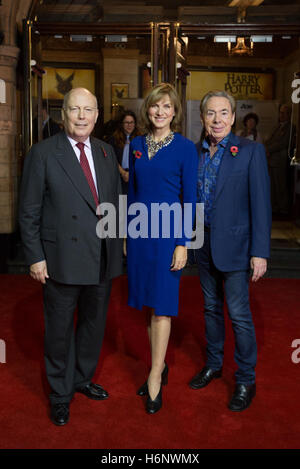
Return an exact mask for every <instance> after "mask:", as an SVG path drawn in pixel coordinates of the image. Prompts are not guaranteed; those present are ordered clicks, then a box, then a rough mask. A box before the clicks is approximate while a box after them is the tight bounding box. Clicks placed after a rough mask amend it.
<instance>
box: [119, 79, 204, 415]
mask: <svg viewBox="0 0 300 469" xmlns="http://www.w3.org/2000/svg"><path fill="white" fill-rule="evenodd" d="M181 118H182V111H181V103H180V99H179V97H178V95H177V92H176V90H175V89H174V88H173V87H172V86H171V85H170V84H169V83H161V84H159V85H157V86H155V87H154V88H153V89H152V90H151V91H150V93H149V95H148V96H147V98H146V99H145V100H144V103H143V105H142V108H141V125H142V127H143V128H144V129H145V131H146V134H145V135H143V136H138V137H136V138H135V139H133V140H132V142H131V144H130V153H129V190H128V207H129V209H130V208H131V207H132V204H134V203H135V204H136V203H140V204H141V205H142V207H145V208H146V209H147V210H146V213H145V211H143V212H142V220H141V225H143V226H145V224H146V225H147V227H148V229H147V233H144V235H145V236H144V235H143V236H138V237H136V236H135V230H133V233H131V230H130V221H131V220H130V216H129V215H128V220H129V225H128V235H127V236H128V237H127V272H128V290H129V291H128V294H129V298H128V304H129V305H130V306H132V307H134V308H137V309H142V308H143V306H147V307H148V308H149V317H148V320H149V321H148V334H149V339H150V346H151V371H150V374H149V376H148V380H147V381H146V382H145V383H144V384H143V385H142V386H141V387H140V388H139V390H138V391H137V394H138V395H140V396H144V395H146V396H147V402H146V410H147V412H148V413H149V414H154V413H156V412H158V411H159V410H160V408H161V406H162V385H163V384H166V383H167V378H168V365H167V363H166V362H165V356H166V352H167V347H168V342H169V337H170V331H171V318H172V317H174V316H177V315H178V299H179V281H180V276H181V271H182V269H183V267H184V266H185V263H186V260H187V244H188V243H189V241H190V238H189V235H191V231H192V228H193V219H192V214H190V219H189V217H188V215H186V213H185V208H186V207H184V208H181V195H182V203H187V205H190V204H191V205H192V207H193V208H195V205H196V204H195V203H196V189H197V162H198V157H197V152H196V147H195V145H194V143H193V142H191V141H190V140H187V139H186V138H185V137H183V136H182V135H180V134H179V133H178V130H179V128H180V123H181ZM155 205H156V206H157V205H160V206H164V208H165V210H166V211H167V213H169V211H168V210H170V208H171V206H172V207H174V205H177V206H179V208H180V209H181V210H180V214H179V216H178V218H177V217H175V216H174V217H172V216H171V214H170V213H169V217H170V219H169V225H170V226H169V232H168V233H167V234H166V233H165V232H164V227H165V224H164V218H165V217H164V214H161V213H160V216H159V215H157V217H155V216H154V217H153V218H152V216H151V214H152V209H153V207H154V206H155ZM161 209H163V208H161ZM170 211H171V213H172V209H171V210H170ZM183 217H185V218H184V220H185V221H186V224H185V225H184V224H183ZM188 220H189V221H188ZM183 226H185V227H186V228H188V227H189V228H190V231H189V230H184V233H183ZM153 231H154V232H155V233H154V234H153V236H151V235H152V233H153ZM187 231H188V233H187Z"/></svg>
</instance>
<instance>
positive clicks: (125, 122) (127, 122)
mask: <svg viewBox="0 0 300 469" xmlns="http://www.w3.org/2000/svg"><path fill="white" fill-rule="evenodd" d="M123 124H124V125H134V124H135V122H134V121H123Z"/></svg>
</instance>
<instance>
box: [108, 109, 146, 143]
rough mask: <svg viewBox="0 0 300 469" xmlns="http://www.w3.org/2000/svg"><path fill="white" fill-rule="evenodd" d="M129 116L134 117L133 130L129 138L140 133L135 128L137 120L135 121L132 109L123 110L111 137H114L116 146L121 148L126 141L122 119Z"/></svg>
mask: <svg viewBox="0 0 300 469" xmlns="http://www.w3.org/2000/svg"><path fill="white" fill-rule="evenodd" d="M127 116H130V117H132V118H133V119H134V130H133V131H132V133H131V134H130V140H132V139H133V138H134V137H136V136H137V135H140V132H139V130H138V128H137V121H136V115H135V113H134V112H133V111H130V110H125V111H124V112H123V113H122V114H121V117H120V120H119V122H118V127H117V130H115V132H114V134H113V137H114V139H115V143H116V145H117V146H118V147H120V148H123V147H124V145H125V142H126V134H125V132H124V129H123V121H124V119H125V117H127Z"/></svg>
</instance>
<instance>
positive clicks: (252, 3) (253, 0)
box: [228, 0, 264, 8]
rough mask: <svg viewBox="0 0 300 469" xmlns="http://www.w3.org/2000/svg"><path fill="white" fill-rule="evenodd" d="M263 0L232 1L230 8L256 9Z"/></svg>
mask: <svg viewBox="0 0 300 469" xmlns="http://www.w3.org/2000/svg"><path fill="white" fill-rule="evenodd" d="M263 1H264V0H232V2H230V3H229V5H228V6H230V7H245V8H247V7H258V6H259V5H260V4H261V3H263Z"/></svg>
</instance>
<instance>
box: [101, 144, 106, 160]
mask: <svg viewBox="0 0 300 469" xmlns="http://www.w3.org/2000/svg"><path fill="white" fill-rule="evenodd" d="M101 150H102V151H103V155H104V157H105V158H106V157H107V153H106V151H105V150H104V148H103V147H102V146H101Z"/></svg>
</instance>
